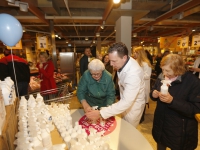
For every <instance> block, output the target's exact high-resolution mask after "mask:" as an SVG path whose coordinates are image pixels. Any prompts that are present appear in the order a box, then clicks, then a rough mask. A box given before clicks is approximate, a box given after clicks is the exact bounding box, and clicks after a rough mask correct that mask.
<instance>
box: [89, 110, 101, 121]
mask: <svg viewBox="0 0 200 150" xmlns="http://www.w3.org/2000/svg"><path fill="white" fill-rule="evenodd" d="M85 115H86V116H87V118H88V119H90V120H93V121H96V120H98V119H99V118H100V117H101V115H100V112H99V110H92V111H90V112H87V113H85Z"/></svg>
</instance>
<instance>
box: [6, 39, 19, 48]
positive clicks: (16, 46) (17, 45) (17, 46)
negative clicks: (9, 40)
mask: <svg viewBox="0 0 200 150" xmlns="http://www.w3.org/2000/svg"><path fill="white" fill-rule="evenodd" d="M11 48H12V49H22V41H21V40H19V42H18V43H17V44H16V45H15V46H13V47H9V46H7V49H11Z"/></svg>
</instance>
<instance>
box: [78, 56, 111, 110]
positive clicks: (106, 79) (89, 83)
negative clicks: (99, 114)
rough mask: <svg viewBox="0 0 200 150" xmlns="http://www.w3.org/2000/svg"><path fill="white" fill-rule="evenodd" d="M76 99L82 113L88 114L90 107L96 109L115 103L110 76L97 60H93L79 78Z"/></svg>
mask: <svg viewBox="0 0 200 150" xmlns="http://www.w3.org/2000/svg"><path fill="white" fill-rule="evenodd" d="M77 97H78V99H79V101H80V102H81V103H82V105H83V108H84V111H85V112H88V111H90V110H91V109H92V106H98V109H100V108H101V107H105V106H108V105H111V104H112V103H113V102H114V101H115V87H114V83H113V80H112V76H111V74H110V73H109V72H108V71H106V70H105V66H104V64H103V63H102V61H101V60H99V59H94V60H92V61H91V62H90V63H89V64H88V70H86V71H85V72H84V74H83V76H82V77H81V79H80V81H79V84H78V89H77Z"/></svg>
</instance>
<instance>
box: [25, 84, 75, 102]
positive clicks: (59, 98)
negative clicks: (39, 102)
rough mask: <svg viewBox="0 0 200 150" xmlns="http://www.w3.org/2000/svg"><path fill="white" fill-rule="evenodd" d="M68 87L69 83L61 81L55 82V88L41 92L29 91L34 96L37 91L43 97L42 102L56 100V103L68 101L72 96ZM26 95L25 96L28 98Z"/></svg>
mask: <svg viewBox="0 0 200 150" xmlns="http://www.w3.org/2000/svg"><path fill="white" fill-rule="evenodd" d="M69 88H70V83H69V82H62V83H60V84H57V88H55V89H50V90H46V91H42V92H39V91H37V92H34V93H29V94H32V95H33V96H34V97H36V95H37V94H38V93H40V94H41V95H42V96H43V98H44V102H45V103H46V104H50V103H51V102H56V103H65V104H66V103H69V100H70V99H71V98H72V97H73V96H74V94H73V92H71V91H69ZM49 93H54V94H49ZM28 97H29V96H28V95H27V96H26V98H27V99H28Z"/></svg>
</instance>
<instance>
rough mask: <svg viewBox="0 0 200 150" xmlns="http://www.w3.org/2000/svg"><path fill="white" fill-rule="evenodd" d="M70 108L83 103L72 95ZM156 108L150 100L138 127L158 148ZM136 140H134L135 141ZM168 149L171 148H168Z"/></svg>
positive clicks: (199, 129) (77, 106) (79, 106)
mask: <svg viewBox="0 0 200 150" xmlns="http://www.w3.org/2000/svg"><path fill="white" fill-rule="evenodd" d="M70 108H71V109H78V108H82V106H81V104H80V103H79V101H78V99H77V97H76V96H75V97H72V98H71V100H70ZM155 108H156V102H154V101H152V100H150V101H149V108H148V107H147V108H146V112H145V120H144V121H143V122H142V123H141V124H139V125H138V126H137V129H138V130H139V131H140V132H141V133H142V135H143V136H144V137H145V138H146V139H147V140H148V142H149V143H150V144H151V146H152V147H153V149H154V150H156V142H155V141H154V139H153V137H152V134H151V130H152V126H153V116H154V110H155ZM198 136H199V137H198V139H199V142H198V147H197V148H196V150H200V123H199V127H198ZM133 142H134V141H133ZM167 150H170V149H169V148H167Z"/></svg>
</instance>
